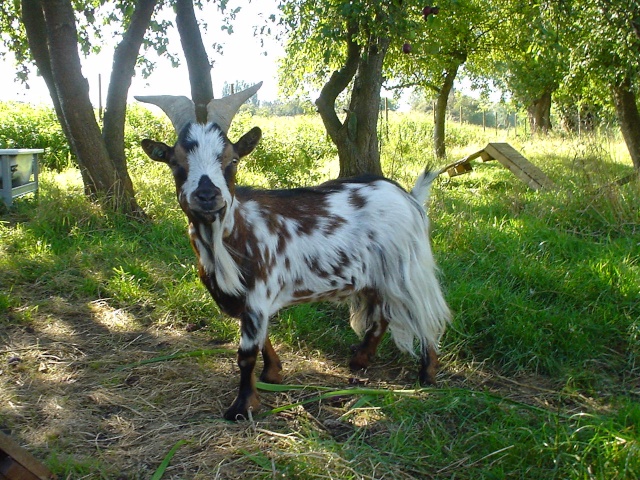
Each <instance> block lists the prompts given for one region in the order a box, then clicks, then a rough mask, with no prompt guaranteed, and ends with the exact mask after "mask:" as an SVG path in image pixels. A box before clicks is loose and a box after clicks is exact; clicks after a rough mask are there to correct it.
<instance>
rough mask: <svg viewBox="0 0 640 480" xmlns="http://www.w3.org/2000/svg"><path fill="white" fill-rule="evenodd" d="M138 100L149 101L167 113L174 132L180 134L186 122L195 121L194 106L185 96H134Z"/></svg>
mask: <svg viewBox="0 0 640 480" xmlns="http://www.w3.org/2000/svg"><path fill="white" fill-rule="evenodd" d="M134 98H135V99H136V100H138V101H140V102H145V103H150V104H152V105H156V106H158V107H160V108H161V109H162V110H163V111H164V113H166V114H167V117H169V120H171V123H172V124H173V128H174V129H175V131H176V134H178V135H179V134H180V132H181V131H182V129H183V128H184V126H185V125H186V124H187V123H190V122H195V121H196V107H195V105H194V103H193V102H192V101H191V100H190V99H189V98H188V97H185V96H173V95H146V96H135V97H134Z"/></svg>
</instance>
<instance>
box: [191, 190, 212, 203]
mask: <svg viewBox="0 0 640 480" xmlns="http://www.w3.org/2000/svg"><path fill="white" fill-rule="evenodd" d="M195 195H196V198H197V199H198V201H199V202H202V203H208V202H213V200H214V199H215V198H216V191H215V189H213V188H199V189H197V190H196V191H195Z"/></svg>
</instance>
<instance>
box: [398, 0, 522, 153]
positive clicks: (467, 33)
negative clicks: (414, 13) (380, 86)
mask: <svg viewBox="0 0 640 480" xmlns="http://www.w3.org/2000/svg"><path fill="white" fill-rule="evenodd" d="M429 8H431V7H429ZM422 13H423V19H425V20H426V21H424V22H422V23H421V24H418V25H417V28H415V29H414V30H412V31H410V32H408V33H407V43H409V44H410V45H411V51H410V53H407V54H406V55H402V56H399V57H398V59H397V61H396V62H393V63H390V64H389V65H388V68H387V76H388V77H389V78H391V79H393V80H392V81H391V84H392V85H395V86H396V87H417V88H420V89H424V90H426V91H427V92H431V93H432V94H435V97H436V104H435V115H434V118H435V125H434V133H433V145H434V153H435V155H436V157H438V158H442V157H445V156H446V147H445V121H446V111H447V104H448V102H449V96H450V94H451V91H452V89H453V85H454V81H455V80H456V78H458V76H459V74H460V72H461V71H462V69H463V67H466V70H467V73H472V72H473V70H472V68H475V69H479V70H480V71H485V70H487V69H490V70H491V69H493V64H490V65H487V60H488V58H489V56H490V53H491V52H493V51H494V50H495V49H500V48H502V45H503V44H504V41H503V39H504V37H505V33H504V32H505V28H504V25H505V23H506V19H508V18H510V15H511V13H512V12H508V11H506V10H505V8H504V7H503V5H502V4H501V3H499V2H492V1H489V0H443V1H441V2H439V3H438V8H437V10H436V12H434V11H433V10H432V9H431V10H429V9H424V11H423V12H422ZM424 13H428V15H426V16H425V15H424Z"/></svg>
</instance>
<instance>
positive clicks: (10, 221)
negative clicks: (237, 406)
mask: <svg viewBox="0 0 640 480" xmlns="http://www.w3.org/2000/svg"><path fill="white" fill-rule="evenodd" d="M3 108H4V109H5V110H4V111H3V112H2V113H3V114H6V113H7V112H9V111H11V112H12V113H11V115H13V117H11V118H9V117H8V116H7V115H3V117H1V118H3V119H6V118H9V120H7V121H6V122H5V121H4V120H0V147H1V148H13V147H36V146H44V147H50V150H48V151H47V154H46V155H45V158H44V163H45V168H44V171H43V173H42V176H41V179H42V182H41V189H40V192H39V195H38V196H37V198H35V197H33V196H27V197H24V198H22V199H19V200H17V201H16V202H15V207H14V208H12V209H10V210H7V209H5V210H3V211H2V213H1V214H0V428H2V430H3V431H5V432H6V433H9V434H10V435H11V436H12V437H13V438H14V439H15V440H17V441H18V442H19V443H20V444H21V445H22V446H24V447H25V448H27V449H28V450H29V451H31V452H32V453H33V454H35V455H36V456H37V457H38V458H40V459H41V460H42V461H43V462H44V463H45V464H46V465H47V466H49V468H51V469H52V470H53V471H54V472H55V473H56V474H57V475H58V476H59V478H68V479H122V480H124V479H148V478H153V479H159V478H164V479H212V478H222V479H224V478H229V479H230V478H238V477H240V476H242V477H243V478H332V479H350V478H352V479H361V478H362V479H380V478H399V479H402V478H407V479H409V478H434V479H449V478H458V479H479V478H486V479H496V478H523V479H524V478H526V479H551V478H558V479H591V478H593V479H635V478H639V477H640V185H639V184H638V182H631V183H627V184H625V185H616V184H615V183H614V181H615V180H616V179H619V178H621V177H624V176H626V175H628V174H630V173H631V171H632V167H631V162H630V160H629V158H628V156H627V154H626V150H625V148H624V144H623V143H622V141H621V140H620V138H619V136H617V135H614V134H606V133H603V132H601V133H598V134H594V135H590V136H583V137H582V138H576V137H567V136H562V135H559V134H556V135H552V136H549V137H542V138H529V137H524V136H522V132H520V136H515V135H514V132H513V130H511V131H510V132H509V134H508V136H507V132H505V131H500V132H495V131H493V130H491V131H489V130H487V131H486V132H485V131H483V130H482V128H478V127H472V126H468V125H457V124H451V125H449V133H448V139H447V141H448V152H449V157H450V161H454V160H457V159H459V158H462V157H463V156H465V155H468V154H470V153H473V152H474V151H476V150H479V149H480V148H482V147H484V145H485V144H486V143H487V142H490V141H508V142H509V143H510V144H511V145H513V146H514V147H515V148H516V149H517V150H519V151H520V152H522V153H523V155H524V156H525V157H527V158H528V159H529V160H530V161H531V162H532V163H534V164H536V165H537V166H538V167H540V168H541V169H542V170H543V171H544V172H545V173H546V174H547V175H548V176H549V177H550V178H551V179H552V180H553V181H554V182H555V183H556V185H557V186H558V188H557V189H556V190H553V191H539V192H534V191H532V190H530V189H529V188H528V187H527V186H526V185H524V184H523V183H522V182H520V181H519V180H518V179H517V178H516V177H515V176H513V175H512V174H511V173H510V172H509V171H508V170H507V169H505V168H503V167H501V166H500V165H499V164H498V163H497V162H487V163H484V164H476V166H475V168H474V170H473V172H471V173H469V174H467V175H462V176H458V177H453V178H449V177H448V176H446V175H443V176H441V178H440V179H438V180H437V181H436V184H435V185H434V188H433V197H432V202H431V205H430V207H429V214H430V217H431V219H432V224H433V227H432V241H433V248H434V252H435V255H436V259H437V262H438V264H439V266H440V270H441V278H442V284H443V287H444V290H445V293H446V298H447V301H448V302H449V304H450V306H451V308H452V310H453V311H454V321H453V324H452V325H451V326H450V328H449V329H448V331H447V333H446V334H445V336H444V338H443V341H442V345H441V351H442V357H441V363H442V368H441V372H440V373H439V376H438V382H439V383H438V385H437V386H436V387H433V388H426V389H420V388H418V387H417V385H416V384H415V379H416V371H417V367H416V365H415V362H414V360H413V359H412V358H410V357H409V356H406V355H403V354H399V353H398V350H397V349H396V348H395V346H394V345H393V342H392V341H391V340H390V339H389V338H385V340H384V341H383V343H382V345H381V347H380V349H379V353H378V356H377V357H376V359H375V361H374V362H373V365H372V367H371V368H370V369H368V370H367V371H366V372H360V373H359V374H353V373H352V372H350V371H349V370H348V368H347V362H348V359H349V358H350V349H349V346H350V345H351V344H353V343H354V342H355V341H356V337H355V334H354V333H353V332H352V331H351V330H350V329H349V326H348V321H347V320H348V310H347V309H346V308H345V307H344V306H339V305H338V306H336V305H327V304H318V305H304V306H299V307H295V308H290V309H286V310H284V311H282V312H281V313H280V314H279V315H278V317H277V318H274V319H273V322H272V327H271V332H272V340H273V341H274V346H275V348H276V350H277V351H278V352H279V354H280V355H281V358H282V360H283V363H284V372H283V373H284V377H285V383H284V385H283V386H282V387H283V388H281V389H272V388H270V387H269V386H268V385H260V387H261V388H262V390H261V392H260V394H261V398H262V402H263V408H262V410H261V411H260V412H257V413H256V414H255V415H254V416H253V417H252V418H251V419H250V420H248V421H245V422H240V423H229V422H226V421H224V420H222V419H221V417H222V413H223V412H224V410H225V409H226V407H228V406H229V404H230V403H231V401H232V400H233V397H234V395H235V390H236V387H237V382H238V371H237V366H236V365H235V352H236V348H237V340H238V328H237V324H236V322H235V320H233V319H230V318H227V317H225V316H224V315H222V314H221V313H220V312H219V311H218V310H217V308H216V306H215V304H214V303H213V302H212V301H211V300H210V298H209V297H208V294H207V293H206V292H205V290H204V288H203V287H202V286H201V285H200V283H199V280H198V278H197V274H196V268H195V265H194V261H195V257H194V255H193V253H192V251H191V248H190V246H189V242H188V239H187V236H186V220H185V218H184V216H183V214H182V212H181V211H180V210H179V207H178V205H177V202H176V201H175V191H174V189H173V185H172V179H171V178H170V177H171V175H170V173H169V172H168V170H166V167H165V166H164V165H160V164H155V163H153V162H151V161H149V160H147V159H146V157H145V156H144V154H143V153H142V151H141V149H140V148H139V147H138V146H137V144H138V142H139V140H140V139H141V138H144V136H146V135H151V136H155V137H159V138H157V139H162V140H166V141H170V138H169V136H170V135H169V133H168V130H167V129H166V123H164V122H163V121H161V120H158V119H155V118H152V117H151V116H150V115H149V114H147V113H145V111H144V110H142V109H134V110H133V111H132V114H131V119H130V121H129V125H128V130H127V139H128V140H127V141H128V152H129V158H130V168H131V172H132V175H133V177H134V182H135V185H136V188H137V191H138V201H139V203H140V204H141V205H142V206H143V207H144V209H145V210H146V211H147V212H148V213H149V215H150V217H151V220H150V221H149V222H146V223H140V222H137V221H133V220H131V219H129V218H126V217H125V216H122V215H117V214H112V213H105V212H104V211H102V210H101V209H100V208H99V207H97V206H96V205H93V204H90V203H88V202H87V201H86V200H85V199H84V197H83V195H82V184H81V181H80V177H79V174H78V172H77V170H75V169H74V168H73V167H72V166H71V165H70V162H69V157H68V151H66V150H64V149H65V148H66V147H65V146H64V144H63V143H62V142H59V138H60V137H59V136H58V135H59V131H58V130H57V129H56V128H55V127H54V126H53V124H52V122H53V118H52V117H51V116H49V117H47V115H50V113H49V114H47V113H46V112H44V111H37V109H33V110H31V109H30V110H28V111H27V110H26V109H21V108H18V107H17V106H15V105H13V106H6V105H5V106H1V107H0V109H3ZM15 125H21V127H20V128H21V130H20V131H16V128H15ZM43 125H44V126H46V127H47V128H40V127H42V126H43ZM253 125H259V126H260V127H261V128H263V130H264V140H263V143H262V145H261V146H260V147H259V149H258V150H257V151H256V152H254V154H252V156H251V157H250V158H249V159H247V161H246V162H245V163H244V164H243V166H242V167H241V168H240V170H241V183H245V184H255V185H261V186H270V187H286V186H291V185H303V184H311V183H316V182H319V181H321V180H324V179H328V178H330V177H331V176H333V175H335V174H336V172H337V164H336V159H335V151H334V149H333V148H332V146H331V144H330V143H329V142H328V140H327V138H326V135H325V134H324V131H323V129H322V126H321V123H320V122H319V120H318V119H316V118H313V117H296V118H255V117H254V118H250V117H247V116H240V117H239V118H238V119H237V121H236V122H235V124H234V126H233V128H232V133H231V135H230V136H231V137H232V138H235V137H237V136H238V135H239V134H240V132H241V131H243V130H246V129H248V128H249V127H251V126H253ZM431 129H432V124H431V122H430V120H429V119H428V118H423V117H421V116H420V115H418V114H392V115H391V116H390V120H389V123H388V124H387V123H386V122H382V123H381V134H380V137H381V142H382V153H383V169H384V171H385V172H386V173H387V174H388V175H389V176H391V177H392V178H394V179H396V180H397V181H398V182H400V183H401V184H403V185H404V186H406V187H408V188H410V187H411V184H412V182H413V180H414V179H415V177H416V175H417V174H418V173H419V172H420V171H421V169H422V168H424V165H425V164H426V163H428V162H434V159H433V158H431V153H430V152H431V140H430V138H431ZM36 130H37V133H35V131H36ZM56 139H57V140H56ZM56 142H58V143H56ZM0 208H1V207H0Z"/></svg>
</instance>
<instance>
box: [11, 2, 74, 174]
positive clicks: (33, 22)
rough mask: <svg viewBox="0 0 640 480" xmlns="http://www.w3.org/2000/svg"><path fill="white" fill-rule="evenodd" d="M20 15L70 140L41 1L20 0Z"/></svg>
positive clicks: (62, 125)
mask: <svg viewBox="0 0 640 480" xmlns="http://www.w3.org/2000/svg"><path fill="white" fill-rule="evenodd" d="M21 15H22V23H23V25H24V28H25V32H26V34H27V42H28V43H29V50H30V52H31V56H32V57H33V59H34V61H35V62H36V65H37V66H38V72H39V73H40V75H42V78H43V79H44V82H45V84H46V85H47V90H49V95H50V96H51V101H52V102H53V108H54V110H55V112H56V116H57V117H58V122H59V123H60V126H61V127H62V131H63V132H64V134H65V137H66V138H71V134H70V132H69V130H68V128H67V124H66V122H65V121H64V115H63V114H62V106H61V105H60V98H59V97H58V92H57V90H56V85H55V83H54V81H53V73H52V72H51V62H50V61H49V46H48V45H47V28H46V23H45V20H44V13H43V11H42V1H41V0H22V2H21ZM85 184H86V182H85Z"/></svg>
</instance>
